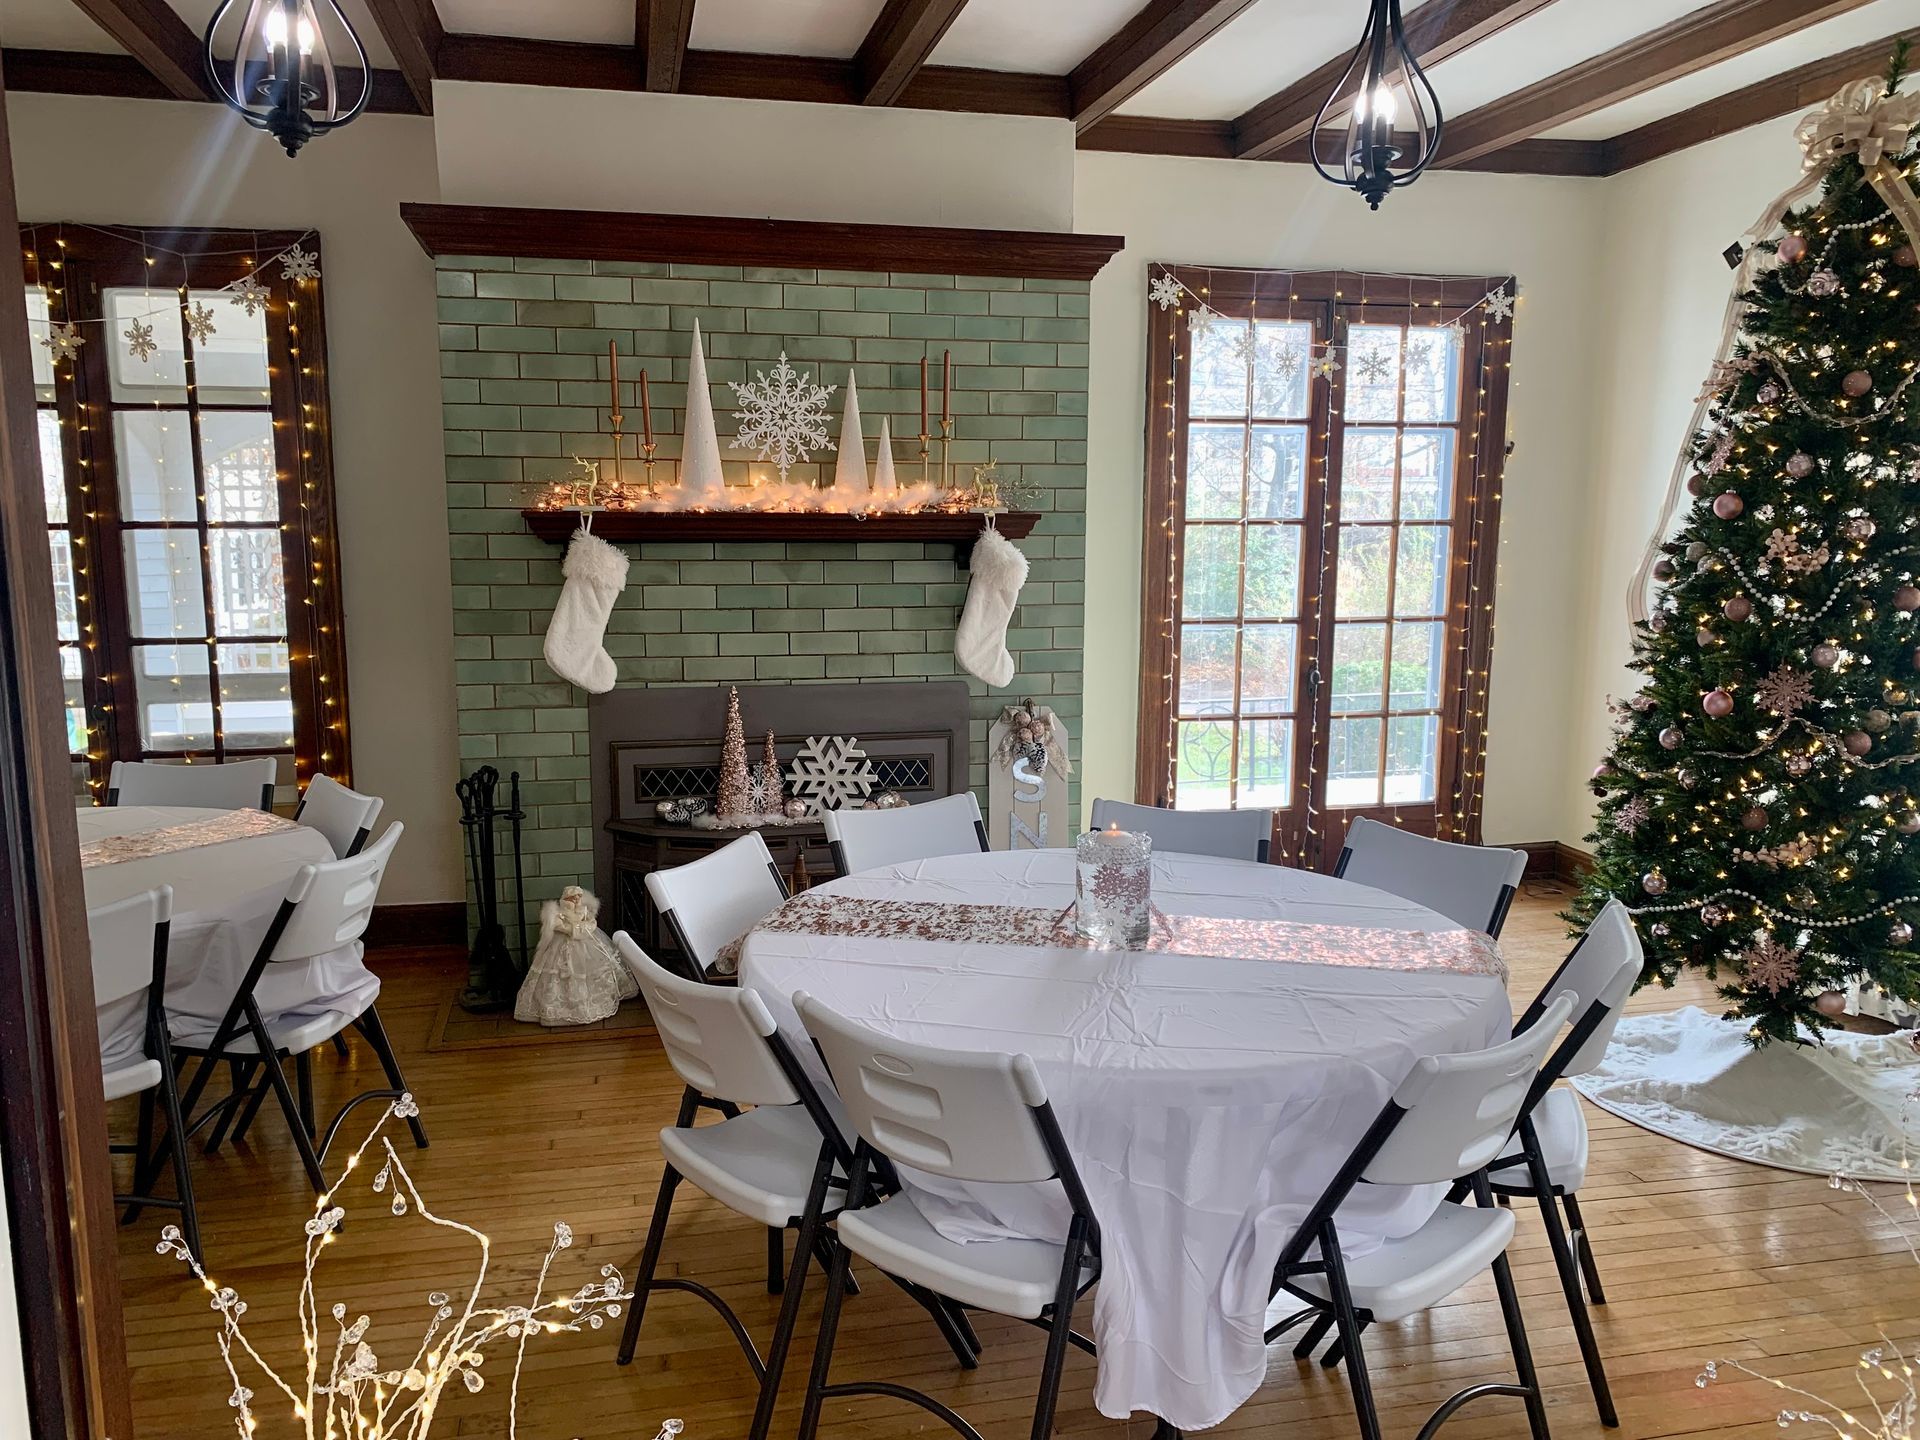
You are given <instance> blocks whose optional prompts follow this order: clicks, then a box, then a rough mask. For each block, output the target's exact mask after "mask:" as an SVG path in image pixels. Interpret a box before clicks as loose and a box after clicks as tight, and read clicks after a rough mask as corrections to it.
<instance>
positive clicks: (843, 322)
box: [783, 310, 893, 336]
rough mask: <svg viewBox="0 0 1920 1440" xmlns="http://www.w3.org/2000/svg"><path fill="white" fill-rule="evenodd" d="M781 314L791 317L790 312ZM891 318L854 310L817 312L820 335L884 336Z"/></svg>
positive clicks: (791, 313)
mask: <svg viewBox="0 0 1920 1440" xmlns="http://www.w3.org/2000/svg"><path fill="white" fill-rule="evenodd" d="M783 313H785V314H787V315H788V316H789V317H792V316H793V312H792V311H786V312H783ZM892 318H893V317H891V316H888V315H885V314H871V315H867V314H861V313H859V312H858V311H854V310H822V311H820V312H819V319H820V327H819V328H820V333H821V334H822V335H871V336H884V335H886V334H887V332H888V328H889V322H890V320H891V319H892Z"/></svg>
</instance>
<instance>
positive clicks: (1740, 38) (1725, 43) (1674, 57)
mask: <svg viewBox="0 0 1920 1440" xmlns="http://www.w3.org/2000/svg"><path fill="white" fill-rule="evenodd" d="M1866 3H1868V0H1718V3H1715V4H1711V5H1706V6H1703V7H1701V8H1700V9H1698V10H1695V11H1692V12H1691V13H1690V14H1687V15H1683V16H1682V17H1681V18H1680V19H1678V20H1676V21H1674V22H1673V23H1672V24H1670V25H1663V26H1661V27H1660V28H1659V29H1658V30H1650V31H1648V32H1647V33H1646V34H1644V35H1641V36H1639V37H1637V38H1636V39H1633V40H1630V41H1628V42H1627V43H1626V44H1625V45H1621V46H1619V47H1617V48H1615V49H1613V50H1609V51H1607V52H1606V53H1605V54H1604V55H1599V56H1596V57H1595V58H1594V59H1592V60H1585V61H1582V62H1581V63H1580V64H1578V65H1574V66H1570V67H1569V68H1567V69H1565V70H1562V71H1560V72H1559V73H1558V74H1557V75H1549V76H1548V77H1547V78H1546V79H1544V80H1541V81H1538V82H1537V83H1535V84H1532V85H1529V86H1527V87H1526V88H1525V89H1524V90H1516V91H1515V92H1514V93H1513V94H1511V95H1505V96H1502V97H1501V98H1500V99H1498V100H1495V101H1492V102H1491V103H1489V104H1486V105H1482V106H1481V107H1480V108H1479V109H1478V110H1470V111H1468V112H1467V113H1466V114H1465V115H1462V116H1459V117H1458V118H1456V119H1452V120H1449V121H1448V122H1447V126H1446V133H1445V134H1444V135H1443V136H1442V138H1441V143H1440V152H1439V155H1438V156H1437V157H1436V158H1435V160H1434V164H1436V165H1438V166H1441V167H1443V168H1444V167H1457V166H1461V165H1464V164H1465V163H1467V162H1468V161H1470V160H1477V159H1479V158H1480V157H1481V156H1483V155H1489V154H1491V153H1493V152H1494V151H1495V150H1499V149H1502V148H1504V147H1505V146H1508V145H1511V144H1513V143H1514V142H1516V141H1519V140H1526V139H1530V138H1532V137H1533V136H1536V135H1540V134H1542V133H1544V132H1545V131H1548V130H1551V129H1553V128H1554V127H1555V126H1558V125H1565V124H1567V123H1568V122H1569V121H1572V120H1578V119H1579V118H1580V117H1581V116H1583V115H1591V114H1593V113H1594V111H1596V110H1604V109H1606V107H1607V106H1609V105H1614V104H1617V103H1619V102H1620V101H1622V100H1630V99H1632V98H1633V97H1634V96H1636V95H1640V94H1644V93H1645V92H1646V91H1648V90H1652V89H1656V88H1657V87H1659V86H1661V85H1665V84H1668V83H1670V82H1672V81H1674V80H1679V79H1681V78H1683V77H1685V76H1688V75H1691V74H1693V73H1694V72H1695V71H1698V70H1704V69H1706V68H1707V67H1708V66H1710V65H1717V64H1719V63H1720V62H1721V61H1723V60H1729V59H1732V58H1733V57H1734V56H1736V55H1742V54H1745V53H1746V52H1747V51H1749V50H1753V49H1757V48H1758V47H1759V46H1762V45H1765V44H1767V43H1768V42H1769V41H1773V40H1778V39H1780V38H1781V37H1782V36H1784V35H1791V34H1793V33H1794V32H1795V31H1798V30H1804V29H1806V28H1807V27H1808V26H1811V25H1817V24H1819V23H1820V22H1821V21H1823V20H1831V19H1832V18H1833V17H1834V16H1836V15H1844V14H1846V12H1847V11H1849V10H1856V9H1858V8H1859V7H1860V6H1861V5H1863V4H1866ZM1416 13H1417V12H1416Z"/></svg>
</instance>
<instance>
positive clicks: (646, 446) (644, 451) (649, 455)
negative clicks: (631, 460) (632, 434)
mask: <svg viewBox="0 0 1920 1440" xmlns="http://www.w3.org/2000/svg"><path fill="white" fill-rule="evenodd" d="M653 448H654V442H653V441H651V440H643V441H641V443H640V453H641V455H642V456H644V457H645V459H646V466H647V494H649V495H657V494H658V493H659V492H658V491H657V490H655V489H654V488H653Z"/></svg>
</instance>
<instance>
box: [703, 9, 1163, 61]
mask: <svg viewBox="0 0 1920 1440" xmlns="http://www.w3.org/2000/svg"><path fill="white" fill-rule="evenodd" d="M1140 4H1141V0H968V4H967V7H966V8H965V9H964V10H962V11H961V12H960V15H959V17H958V18H957V19H956V20H955V21H954V22H953V24H952V25H951V26H950V27H949V28H948V30H947V33H946V34H945V35H942V36H941V37H940V43H939V44H938V45H937V46H935V47H934V51H933V63H934V64H936V65H971V66H974V67H976V68H978V69H981V70H1021V71H1025V72H1026V73H1027V74H1029V75H1065V74H1066V73H1067V72H1068V71H1069V70H1071V69H1073V67H1074V66H1076V65H1078V64H1079V63H1080V62H1081V61H1082V60H1084V59H1086V58H1087V56H1089V55H1091V54H1092V53H1093V52H1094V51H1095V50H1096V49H1098V48H1099V46H1100V42H1101V41H1103V40H1105V39H1107V38H1108V37H1109V36H1111V35H1113V34H1114V33H1115V32H1117V31H1118V30H1119V29H1120V27H1121V26H1122V25H1124V24H1126V23H1127V21H1128V20H1129V19H1131V18H1132V17H1133V13H1134V11H1136V10H1138V9H1139V8H1140ZM694 13H695V14H698V13H699V12H698V11H695V12H694Z"/></svg>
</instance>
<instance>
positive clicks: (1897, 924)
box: [1887, 920, 1913, 945]
mask: <svg viewBox="0 0 1920 1440" xmlns="http://www.w3.org/2000/svg"><path fill="white" fill-rule="evenodd" d="M1912 939H1913V926H1911V925H1909V924H1908V923H1907V922H1906V921H1904V920H1896V921H1894V922H1893V924H1891V925H1889V926H1888V927H1887V943H1888V944H1889V945H1905V944H1907V943H1908V942H1909V941H1911V940H1912Z"/></svg>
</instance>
